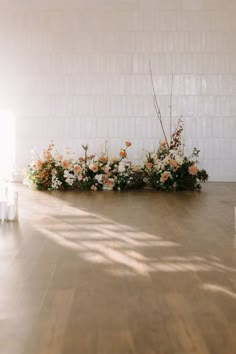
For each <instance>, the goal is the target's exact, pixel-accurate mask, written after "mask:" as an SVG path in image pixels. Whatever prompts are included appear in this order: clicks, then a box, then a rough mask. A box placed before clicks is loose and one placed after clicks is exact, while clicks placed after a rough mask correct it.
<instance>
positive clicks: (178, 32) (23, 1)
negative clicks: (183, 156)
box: [0, 0, 236, 181]
mask: <svg viewBox="0 0 236 354" xmlns="http://www.w3.org/2000/svg"><path fill="white" fill-rule="evenodd" d="M235 18H236V1H235V0H227V1H225V0H86V1H85V0H40V1H38V0H37V1H36V0H20V1H19V0H0V111H1V110H2V111H3V110H7V111H10V112H12V113H13V114H14V115H15V117H16V148H17V149H16V157H17V164H16V168H17V170H18V171H19V170H21V168H22V167H23V166H24V165H26V164H27V163H28V162H29V161H30V151H31V149H32V148H34V147H36V148H37V150H38V151H41V150H42V149H43V148H44V147H45V146H47V144H48V143H49V142H50V141H51V140H52V139H53V140H54V142H55V143H56V145H57V146H58V147H59V148H61V149H63V148H64V147H66V146H69V147H71V149H72V150H74V151H76V152H78V153H79V152H80V151H81V147H80V146H81V143H85V142H86V143H88V144H89V147H90V151H91V153H93V152H94V151H95V150H97V148H98V147H100V145H101V144H102V143H104V141H105V140H108V143H109V145H110V149H111V152H112V153H113V152H115V150H116V149H118V148H119V147H120V146H121V144H122V142H123V141H124V140H127V139H128V140H130V141H132V142H133V147H132V149H130V157H132V158H133V159H135V160H140V159H142V157H143V155H144V151H143V149H146V150H148V149H154V148H155V146H157V144H158V141H159V139H160V137H161V131H160V127H159V125H158V122H157V120H156V118H155V113H154V109H153V103H152V94H151V93H152V91H151V85H150V76H149V72H148V70H149V69H148V63H149V60H150V61H151V63H152V67H153V73H154V78H155V82H156V90H157V92H158V97H159V102H160V106H161V110H162V112H163V116H164V120H165V124H166V126H168V124H169V122H168V119H169V118H168V116H169V111H168V104H169V103H168V101H169V92H170V79H171V73H172V72H173V74H174V89H173V92H174V95H173V113H174V116H175V117H177V116H179V115H183V117H184V120H185V126H186V130H185V136H186V145H187V149H188V150H190V149H191V148H192V147H193V146H197V147H199V149H201V164H202V166H203V167H205V168H207V170H208V171H209V174H210V177H211V180H224V181H230V180H231V181H232V180H234V181H235V180H236V40H235V37H236V21H235ZM0 119H1V121H0V122H1V126H3V125H2V124H3V119H4V118H3V116H1V117H0Z"/></svg>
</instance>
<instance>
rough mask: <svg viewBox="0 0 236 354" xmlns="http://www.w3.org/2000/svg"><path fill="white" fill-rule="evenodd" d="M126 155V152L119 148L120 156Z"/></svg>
mask: <svg viewBox="0 0 236 354" xmlns="http://www.w3.org/2000/svg"><path fill="white" fill-rule="evenodd" d="M126 156H127V152H126V151H125V150H123V149H121V150H120V157H123V158H124V157H126Z"/></svg>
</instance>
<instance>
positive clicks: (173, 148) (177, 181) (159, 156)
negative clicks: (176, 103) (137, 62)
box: [142, 66, 208, 191]
mask: <svg viewBox="0 0 236 354" xmlns="http://www.w3.org/2000/svg"><path fill="white" fill-rule="evenodd" d="M150 75H151V82H152V89H153V102H154V108H155V112H156V116H157V119H158V120H159V122H160V126H161V129H162V133H163V136H164V139H163V140H161V142H160V145H159V147H158V149H157V151H154V152H152V153H150V152H148V153H147V155H146V161H145V162H144V166H143V168H142V170H143V172H144V173H145V178H144V180H145V182H146V183H147V184H149V186H150V187H151V188H155V189H157V190H163V191H173V190H176V191H177V190H200V189H201V182H205V181H207V179H208V174H207V172H206V171H205V170H204V169H199V168H198V167H197V164H198V161H197V158H198V156H199V152H200V151H199V150H198V149H197V148H194V149H193V152H192V154H191V155H190V156H185V154H184V143H183V138H182V134H183V130H184V123H183V120H182V118H181V117H180V118H179V120H178V123H177V127H176V129H175V130H174V131H173V132H172V126H173V124H172V86H173V76H172V81H171V94H170V105H169V108H170V133H169V136H170V139H169V141H168V138H167V135H168V134H167V133H166V131H165V129H164V124H163V120H162V114H161V110H160V107H159V104H158V100H157V95H156V92H155V87H154V81H153V74H152V69H151V66H150Z"/></svg>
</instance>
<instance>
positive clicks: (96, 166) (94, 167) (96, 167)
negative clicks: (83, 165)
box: [89, 163, 98, 173]
mask: <svg viewBox="0 0 236 354" xmlns="http://www.w3.org/2000/svg"><path fill="white" fill-rule="evenodd" d="M89 168H90V170H91V171H93V172H94V173H96V172H98V165H96V164H95V163H94V164H91V165H89Z"/></svg>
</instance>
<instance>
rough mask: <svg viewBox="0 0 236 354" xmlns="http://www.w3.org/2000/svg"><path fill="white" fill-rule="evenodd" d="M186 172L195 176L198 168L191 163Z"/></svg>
mask: <svg viewBox="0 0 236 354" xmlns="http://www.w3.org/2000/svg"><path fill="white" fill-rule="evenodd" d="M188 172H189V174H190V175H192V176H195V175H196V174H197V173H198V168H197V166H196V165H191V166H189V168H188Z"/></svg>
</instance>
